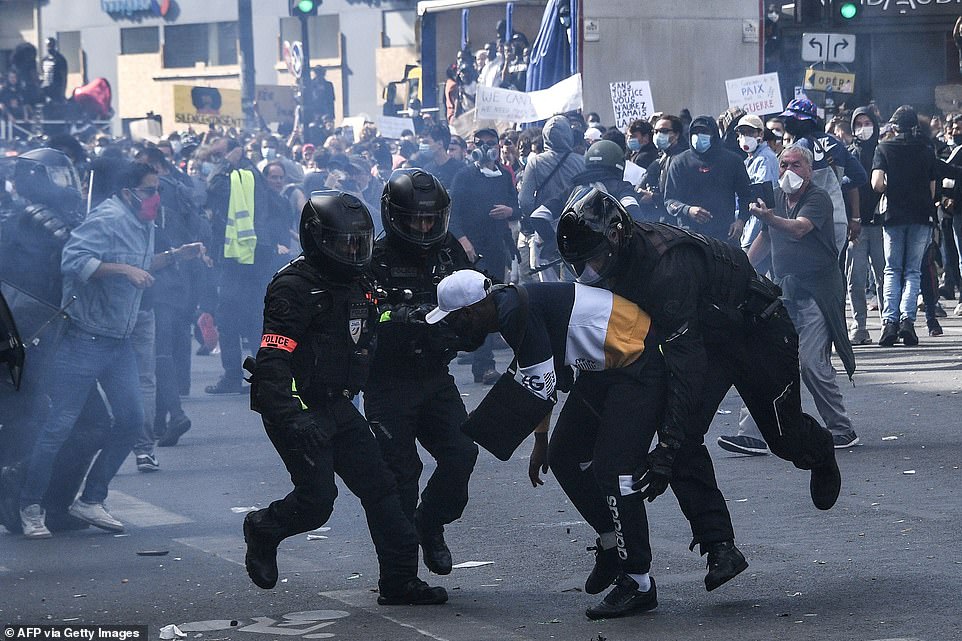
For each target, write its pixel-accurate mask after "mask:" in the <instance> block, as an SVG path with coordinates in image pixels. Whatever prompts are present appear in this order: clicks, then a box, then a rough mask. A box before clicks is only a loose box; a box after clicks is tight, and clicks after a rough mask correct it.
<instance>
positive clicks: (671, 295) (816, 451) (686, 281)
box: [549, 190, 842, 559]
mask: <svg viewBox="0 0 962 641" xmlns="http://www.w3.org/2000/svg"><path fill="white" fill-rule="evenodd" d="M558 245H559V248H560V250H561V255H562V257H563V258H564V259H565V260H566V261H567V262H568V264H569V265H570V266H571V267H572V269H573V270H574V271H575V273H576V274H578V276H579V280H580V281H581V282H583V283H585V284H592V285H596V286H599V287H604V288H605V289H608V290H610V291H612V292H614V293H616V294H619V295H621V296H623V297H625V298H627V299H628V300H630V301H632V302H634V303H635V304H637V305H638V306H639V307H641V308H642V309H644V310H645V311H647V312H648V313H649V314H651V317H652V322H653V324H654V325H655V326H657V327H659V328H660V329H661V331H662V332H663V333H664V334H665V335H666V336H667V338H666V339H665V341H664V342H663V343H662V345H661V349H662V351H663V353H664V357H665V362H666V363H667V365H668V368H669V370H670V371H671V373H672V376H671V383H670V391H669V401H668V419H667V420H669V421H671V422H673V423H675V424H678V425H691V426H693V429H694V431H695V433H696V434H699V435H700V437H699V438H697V439H696V440H691V439H690V440H688V441H687V442H686V443H685V444H684V445H683V447H682V448H681V451H680V452H678V456H679V457H690V456H698V457H699V458H701V459H702V460H707V461H708V464H707V465H679V464H677V460H678V459H677V458H676V464H675V465H674V466H673V468H672V469H670V476H671V485H672V489H673V490H674V491H675V495H676V496H677V497H678V499H679V503H680V504H681V507H682V510H683V511H684V512H685V514H686V515H687V516H689V517H690V518H689V520H691V521H692V529H693V532H694V534H695V538H696V540H697V539H698V531H697V529H698V528H697V526H696V520H692V517H695V519H697V515H698V514H699V513H704V512H705V505H706V502H707V501H713V500H714V501H715V502H716V503H717V495H718V489H717V485H716V484H715V478H714V470H713V469H712V466H711V464H710V459H707V452H702V451H703V450H704V449H705V446H704V444H703V437H704V434H705V433H707V431H708V428H709V427H710V425H711V420H712V418H713V417H714V415H715V411H716V410H717V409H718V405H719V404H720V403H721V401H722V399H723V398H724V397H725V394H726V393H727V392H728V390H729V389H730V388H731V386H732V385H734V386H735V388H736V389H737V390H738V393H739V394H740V395H741V397H742V399H743V400H744V401H745V403H746V405H747V406H748V409H749V410H750V411H751V413H752V416H753V418H755V421H756V422H757V423H758V426H759V428H760V430H761V432H762V434H763V436H764V437H765V440H766V441H767V442H768V444H769V446H770V447H771V450H772V452H773V453H775V454H776V455H777V456H779V457H781V458H783V459H786V460H789V461H791V462H792V463H794V464H795V466H796V467H798V468H800V469H803V470H811V480H810V486H809V489H810V492H811V496H812V502H813V503H814V504H815V507H817V508H818V509H821V510H827V509H830V508H831V507H832V506H833V505H834V504H835V501H836V500H837V499H838V494H839V491H840V489H841V483H842V480H841V474H840V473H839V469H838V465H837V463H836V461H835V450H834V447H833V444H832V435H831V433H830V432H829V431H828V430H826V429H825V428H824V427H822V426H821V425H819V424H818V421H816V420H815V419H814V418H812V417H811V416H809V415H808V414H805V413H804V412H803V411H802V407H801V396H800V389H799V361H798V335H797V333H796V331H795V327H794V325H793V324H792V321H791V319H789V318H788V315H787V314H786V313H785V311H784V309H783V308H782V306H781V303H780V299H779V294H780V290H779V289H778V288H777V287H776V286H775V285H774V284H773V283H772V282H771V281H769V280H768V279H767V278H765V277H763V276H759V275H758V274H757V273H756V272H755V270H754V269H753V268H752V267H751V264H750V263H749V262H748V257H747V256H746V255H745V254H744V252H742V251H741V250H740V249H737V248H732V247H729V246H728V245H726V244H725V243H722V242H720V241H715V240H713V239H711V238H708V237H706V236H702V235H701V234H696V233H692V232H689V231H688V230H684V229H680V228H678V227H673V226H671V225H664V224H659V223H637V222H635V223H632V221H631V220H630V219H629V217H628V215H627V213H626V212H625V211H624V208H623V207H621V206H620V204H619V203H617V202H616V201H615V200H614V199H612V198H610V197H605V195H604V194H601V193H600V192H598V191H597V190H590V191H586V192H581V193H578V194H575V195H573V196H572V199H571V200H570V201H569V203H568V205H567V207H566V210H565V213H564V214H563V215H562V217H561V220H560V221H559V224H558ZM689 433H691V431H690V430H689ZM549 456H550V453H549ZM721 506H722V507H723V506H724V503H721ZM725 513H726V514H727V509H726V510H725ZM718 514H719V515H720V514H721V511H720V510H719V511H718ZM709 523H710V520H709ZM702 552H703V553H704V552H705V546H704V545H702ZM709 559H711V555H709Z"/></svg>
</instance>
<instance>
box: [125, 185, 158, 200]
mask: <svg viewBox="0 0 962 641" xmlns="http://www.w3.org/2000/svg"><path fill="white" fill-rule="evenodd" d="M132 191H135V192H137V193H138V194H142V195H143V196H144V197H146V198H150V197H151V196H153V195H154V194H156V193H157V192H158V191H160V189H159V188H158V187H137V188H135V189H133V190H132Z"/></svg>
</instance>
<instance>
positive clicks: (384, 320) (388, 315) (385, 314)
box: [378, 310, 391, 323]
mask: <svg viewBox="0 0 962 641" xmlns="http://www.w3.org/2000/svg"><path fill="white" fill-rule="evenodd" d="M390 321H391V310H387V311H386V312H383V313H382V314H381V318H380V319H378V322H381V323H388V322H390Z"/></svg>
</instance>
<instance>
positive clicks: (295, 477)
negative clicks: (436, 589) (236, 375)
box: [255, 398, 418, 592]
mask: <svg viewBox="0 0 962 641" xmlns="http://www.w3.org/2000/svg"><path fill="white" fill-rule="evenodd" d="M310 411H311V412H312V413H313V415H314V416H313V418H314V419H315V422H316V424H317V425H318V426H319V427H320V428H321V429H322V430H323V432H324V438H325V441H326V443H327V445H326V446H325V447H313V446H307V445H306V444H305V443H303V442H300V441H299V440H298V439H297V438H296V437H295V436H294V435H293V432H292V430H291V427H290V426H289V425H275V424H272V423H270V422H269V421H268V420H266V419H265V420H264V427H265V429H266V431H267V436H268V437H269V438H270V439H271V442H272V443H273V444H274V448H275V449H276V450H277V453H278V454H280V456H281V458H282V459H283V460H284V465H286V466H287V470H288V471H289V472H290V474H291V481H292V482H293V483H294V489H293V490H292V491H291V493H290V494H288V495H287V496H285V497H284V498H283V499H280V500H278V501H274V502H273V503H271V504H270V505H269V506H268V507H267V508H265V509H263V510H259V511H258V512H257V513H256V516H255V527H256V528H257V529H258V530H259V531H260V533H262V534H264V535H266V536H271V537H273V538H274V540H275V541H276V542H278V543H279V542H280V541H282V540H283V539H285V538H287V537H289V536H294V535H296V534H300V533H302V532H308V531H310V530H313V529H316V528H318V527H320V526H322V525H324V523H326V522H327V520H328V518H330V516H331V512H333V510H334V499H335V498H336V497H337V486H336V485H335V483H334V475H335V474H337V475H338V476H339V477H341V479H342V480H343V481H344V483H345V485H347V487H348V489H350V490H351V492H353V493H354V495H355V496H357V498H358V499H360V501H361V505H362V506H363V507H364V513H365V515H366V517H367V524H368V529H369V530H370V532H371V539H372V540H373V541H374V548H375V550H376V551H377V558H378V566H379V568H380V575H381V576H380V581H379V586H380V588H381V590H382V591H388V592H390V591H395V592H396V591H398V590H400V589H402V586H403V585H404V584H405V583H406V582H407V581H410V580H411V579H413V578H415V577H416V576H417V569H418V556H417V554H418V542H417V536H416V534H415V532H414V526H413V525H412V524H411V522H410V521H409V520H408V519H407V518H406V517H405V516H404V513H403V512H402V511H401V503H400V501H399V499H398V492H397V485H396V484H395V482H394V478H393V477H392V475H391V472H390V470H389V469H388V468H387V466H386V465H385V464H384V460H383V459H382V458H381V452H380V451H379V448H378V445H377V441H376V440H375V439H374V436H373V435H372V434H371V430H370V428H369V426H368V424H367V421H365V420H364V417H363V416H361V414H360V413H359V412H358V411H357V409H356V408H355V407H354V406H353V405H352V404H351V401H350V400H348V399H346V398H343V399H338V400H335V401H332V403H331V404H330V405H329V406H326V407H322V408H318V409H315V410H310Z"/></svg>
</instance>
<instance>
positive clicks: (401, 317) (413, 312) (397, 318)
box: [391, 305, 429, 325]
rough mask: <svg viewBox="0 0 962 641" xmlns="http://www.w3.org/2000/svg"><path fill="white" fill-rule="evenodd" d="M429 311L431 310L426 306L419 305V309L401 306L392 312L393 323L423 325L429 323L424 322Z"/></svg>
mask: <svg viewBox="0 0 962 641" xmlns="http://www.w3.org/2000/svg"><path fill="white" fill-rule="evenodd" d="M428 309H429V308H428V307H427V306H424V305H419V306H417V307H411V306H410V305H401V306H399V307H396V308H394V309H393V310H391V321H392V322H394V323H411V324H418V325H423V324H425V323H426V322H427V321H425V320H424V317H425V316H427V314H428Z"/></svg>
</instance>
